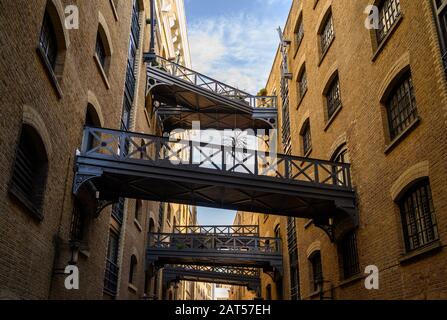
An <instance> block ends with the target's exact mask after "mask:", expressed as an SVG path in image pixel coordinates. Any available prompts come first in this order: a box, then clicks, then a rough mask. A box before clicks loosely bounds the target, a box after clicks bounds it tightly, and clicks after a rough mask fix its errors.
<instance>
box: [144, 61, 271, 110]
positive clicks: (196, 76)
mask: <svg viewBox="0 0 447 320" xmlns="http://www.w3.org/2000/svg"><path fill="white" fill-rule="evenodd" d="M150 68H155V69H158V70H161V71H163V72H165V73H167V74H169V75H170V76H172V77H174V78H176V79H179V80H182V81H184V82H187V83H189V84H193V85H195V86H197V87H200V88H202V89H205V90H208V91H211V92H213V93H216V94H218V95H220V96H223V97H225V98H228V99H231V100H235V101H237V102H239V103H241V104H243V105H247V106H251V107H252V108H273V109H276V97H275V96H254V95H251V94H249V93H247V92H244V91H242V90H239V89H236V88H234V87H232V86H229V85H227V84H225V83H223V82H220V81H217V80H214V79H212V78H210V77H208V76H205V75H203V74H201V73H199V72H196V71H194V70H191V69H189V68H187V67H184V66H182V65H180V64H178V63H175V62H173V61H170V60H167V59H165V58H162V57H160V56H157V57H156V60H155V62H152V63H151V64H150V65H148V76H149V72H150Z"/></svg>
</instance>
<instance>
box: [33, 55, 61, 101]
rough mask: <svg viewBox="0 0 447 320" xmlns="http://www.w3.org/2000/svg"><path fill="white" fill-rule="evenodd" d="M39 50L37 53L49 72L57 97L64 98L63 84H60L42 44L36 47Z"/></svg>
mask: <svg viewBox="0 0 447 320" xmlns="http://www.w3.org/2000/svg"><path fill="white" fill-rule="evenodd" d="M36 51H37V55H38V56H39V58H40V60H41V61H42V64H43V66H44V68H45V70H46V72H47V75H48V77H49V79H50V82H51V84H52V85H53V88H54V90H55V91H56V94H57V97H58V98H59V99H62V97H63V93H62V89H61V86H60V85H59V81H58V80H57V76H56V74H55V73H54V70H53V68H52V67H51V64H50V62H49V61H48V58H47V56H46V55H45V53H44V52H43V50H42V48H41V47H40V46H38V47H37V49H36Z"/></svg>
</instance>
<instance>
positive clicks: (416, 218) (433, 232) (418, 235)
mask: <svg viewBox="0 0 447 320" xmlns="http://www.w3.org/2000/svg"><path fill="white" fill-rule="evenodd" d="M399 205H400V211H401V215H402V224H403V231H404V238H405V244H406V248H407V251H413V250H415V249H418V248H421V247H423V246H425V245H427V244H430V243H432V242H434V241H436V240H438V238H439V235H438V228H437V225H436V218H435V209H434V207H433V199H432V194H431V188H430V183H429V181H428V179H425V180H422V181H421V182H419V183H417V184H415V185H414V186H413V187H411V188H410V189H409V190H408V191H407V192H406V193H405V195H404V196H403V198H402V199H401V200H400V202H399Z"/></svg>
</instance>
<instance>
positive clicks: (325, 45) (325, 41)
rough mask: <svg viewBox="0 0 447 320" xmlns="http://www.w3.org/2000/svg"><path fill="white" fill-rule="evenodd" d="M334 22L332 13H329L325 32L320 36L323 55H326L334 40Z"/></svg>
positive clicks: (325, 23)
mask: <svg viewBox="0 0 447 320" xmlns="http://www.w3.org/2000/svg"><path fill="white" fill-rule="evenodd" d="M334 36H335V33H334V22H333V20H332V13H329V15H328V17H327V18H326V20H325V22H324V28H323V31H322V32H321V34H320V44H321V54H322V55H324V54H325V53H326V51H327V50H328V49H329V46H330V45H331V43H332V40H333V39H334Z"/></svg>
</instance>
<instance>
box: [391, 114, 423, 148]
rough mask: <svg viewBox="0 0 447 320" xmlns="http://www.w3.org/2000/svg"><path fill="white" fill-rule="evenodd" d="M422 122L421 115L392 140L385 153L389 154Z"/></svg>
mask: <svg viewBox="0 0 447 320" xmlns="http://www.w3.org/2000/svg"><path fill="white" fill-rule="evenodd" d="M420 122H421V117H419V116H418V117H417V118H416V119H415V120H414V121H413V122H412V123H411V124H410V125H409V126H408V127H407V128H406V129H405V130H404V131H402V132H401V133H400V134H399V135H398V136H397V137H396V138H394V140H393V141H391V142H390V143H389V144H388V145H387V146H386V147H385V151H384V152H385V154H389V153H390V152H391V151H392V150H393V149H394V148H395V147H396V146H397V145H398V144H399V143H401V141H402V140H404V138H405V137H406V136H407V135H409V134H410V132H411V131H413V130H414V129H416V127H417V126H418V125H419V123H420Z"/></svg>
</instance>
